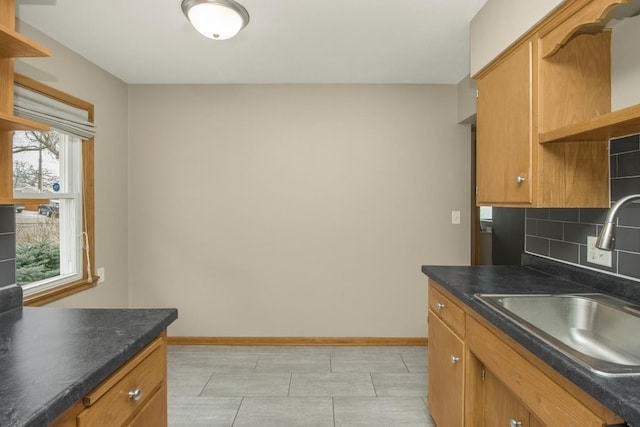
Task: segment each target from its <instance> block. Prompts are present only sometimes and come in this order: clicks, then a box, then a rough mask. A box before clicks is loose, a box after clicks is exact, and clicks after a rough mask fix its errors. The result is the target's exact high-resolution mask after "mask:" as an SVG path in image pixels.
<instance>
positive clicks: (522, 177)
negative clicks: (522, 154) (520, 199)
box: [516, 176, 526, 184]
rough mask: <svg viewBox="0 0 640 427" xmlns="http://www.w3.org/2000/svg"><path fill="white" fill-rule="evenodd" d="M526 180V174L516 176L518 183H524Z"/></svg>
mask: <svg viewBox="0 0 640 427" xmlns="http://www.w3.org/2000/svg"><path fill="white" fill-rule="evenodd" d="M525 180H526V178H525V177H524V176H517V177H516V183H518V184H522V183H523V182H524V181H525Z"/></svg>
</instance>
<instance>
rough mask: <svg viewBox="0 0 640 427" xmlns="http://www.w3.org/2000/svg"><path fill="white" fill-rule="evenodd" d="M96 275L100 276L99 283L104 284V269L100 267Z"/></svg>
mask: <svg viewBox="0 0 640 427" xmlns="http://www.w3.org/2000/svg"><path fill="white" fill-rule="evenodd" d="M96 274H97V275H98V277H99V279H98V283H102V282H104V267H98V268H97V269H96Z"/></svg>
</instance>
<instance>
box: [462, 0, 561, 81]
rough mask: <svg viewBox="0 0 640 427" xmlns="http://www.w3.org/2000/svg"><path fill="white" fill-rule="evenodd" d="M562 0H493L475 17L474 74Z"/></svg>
mask: <svg viewBox="0 0 640 427" xmlns="http://www.w3.org/2000/svg"><path fill="white" fill-rule="evenodd" d="M560 3H562V0H535V1H531V0H489V1H487V3H486V4H485V5H484V6H483V7H482V9H480V11H479V12H478V13H477V14H476V16H474V18H473V19H472V20H471V28H470V38H469V41H470V46H469V47H470V57H469V58H470V75H471V76H473V75H475V74H476V73H477V72H478V71H480V70H481V69H482V68H483V67H484V66H485V65H487V64H488V63H489V62H491V61H492V60H493V59H494V58H495V57H496V56H498V55H499V54H500V52H502V51H503V50H504V49H506V48H507V47H508V46H509V45H510V44H511V43H513V42H514V41H516V40H517V39H518V38H519V37H520V36H522V35H523V34H524V33H526V32H527V31H528V30H529V29H530V28H531V27H533V26H534V25H535V24H536V23H537V22H538V21H540V20H541V19H542V18H543V17H544V16H546V15H547V14H548V13H549V12H551V11H552V10H553V9H554V8H555V7H557V6H558V5H559V4H560Z"/></svg>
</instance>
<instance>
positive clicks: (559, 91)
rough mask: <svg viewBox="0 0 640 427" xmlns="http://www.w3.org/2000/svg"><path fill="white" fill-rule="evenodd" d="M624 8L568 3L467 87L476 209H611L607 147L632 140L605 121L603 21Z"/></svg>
mask: <svg viewBox="0 0 640 427" xmlns="http://www.w3.org/2000/svg"><path fill="white" fill-rule="evenodd" d="M621 3H625V2H624V1H623V0H567V1H565V2H564V3H563V4H562V5H561V6H560V7H559V8H558V9H557V10H556V11H554V12H553V13H552V14H551V15H549V16H548V17H546V18H545V19H543V20H542V21H541V22H540V23H538V24H537V25H536V26H535V27H534V28H532V29H531V30H530V31H529V32H528V33H527V34H525V35H524V36H523V37H522V38H520V39H519V40H517V41H516V42H515V43H514V44H513V45H512V46H511V47H510V48H509V49H507V50H506V51H505V52H504V53H503V54H502V55H500V56H499V57H498V58H496V59H495V60H494V61H493V62H492V63H491V64H489V65H488V66H487V67H485V68H484V69H483V70H482V71H481V72H480V73H478V74H477V75H476V76H474V78H476V79H477V85H478V92H479V95H478V108H477V110H478V115H477V157H476V170H477V172H476V173H477V176H476V181H477V197H476V203H477V205H491V206H519V207H574V208H576V207H609V203H610V200H609V199H610V197H609V154H608V140H609V138H613V137H617V136H623V135H628V134H631V133H637V132H640V105H636V106H631V107H628V108H625V109H624V110H620V111H616V112H611V57H610V56H611V53H610V51H611V32H610V30H608V29H605V28H604V26H605V23H606V22H607V21H608V16H609V15H610V13H611V12H612V11H613V10H615V8H616V7H617V6H618V5H619V4H621Z"/></svg>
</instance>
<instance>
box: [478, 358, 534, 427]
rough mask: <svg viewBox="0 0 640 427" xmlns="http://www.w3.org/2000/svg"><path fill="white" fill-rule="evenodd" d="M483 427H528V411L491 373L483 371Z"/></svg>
mask: <svg viewBox="0 0 640 427" xmlns="http://www.w3.org/2000/svg"><path fill="white" fill-rule="evenodd" d="M483 410H484V413H483V418H484V426H485V427H512V426H514V427H515V426H518V427H529V425H530V424H529V411H528V409H527V408H526V407H525V406H524V405H523V404H522V403H520V401H519V400H518V399H517V398H516V397H515V396H514V395H513V393H511V392H510V391H509V389H507V388H506V387H505V386H504V385H503V384H502V383H501V382H500V381H499V380H498V379H497V378H496V377H495V376H494V375H493V374H492V373H491V371H485V380H484V407H483Z"/></svg>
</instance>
